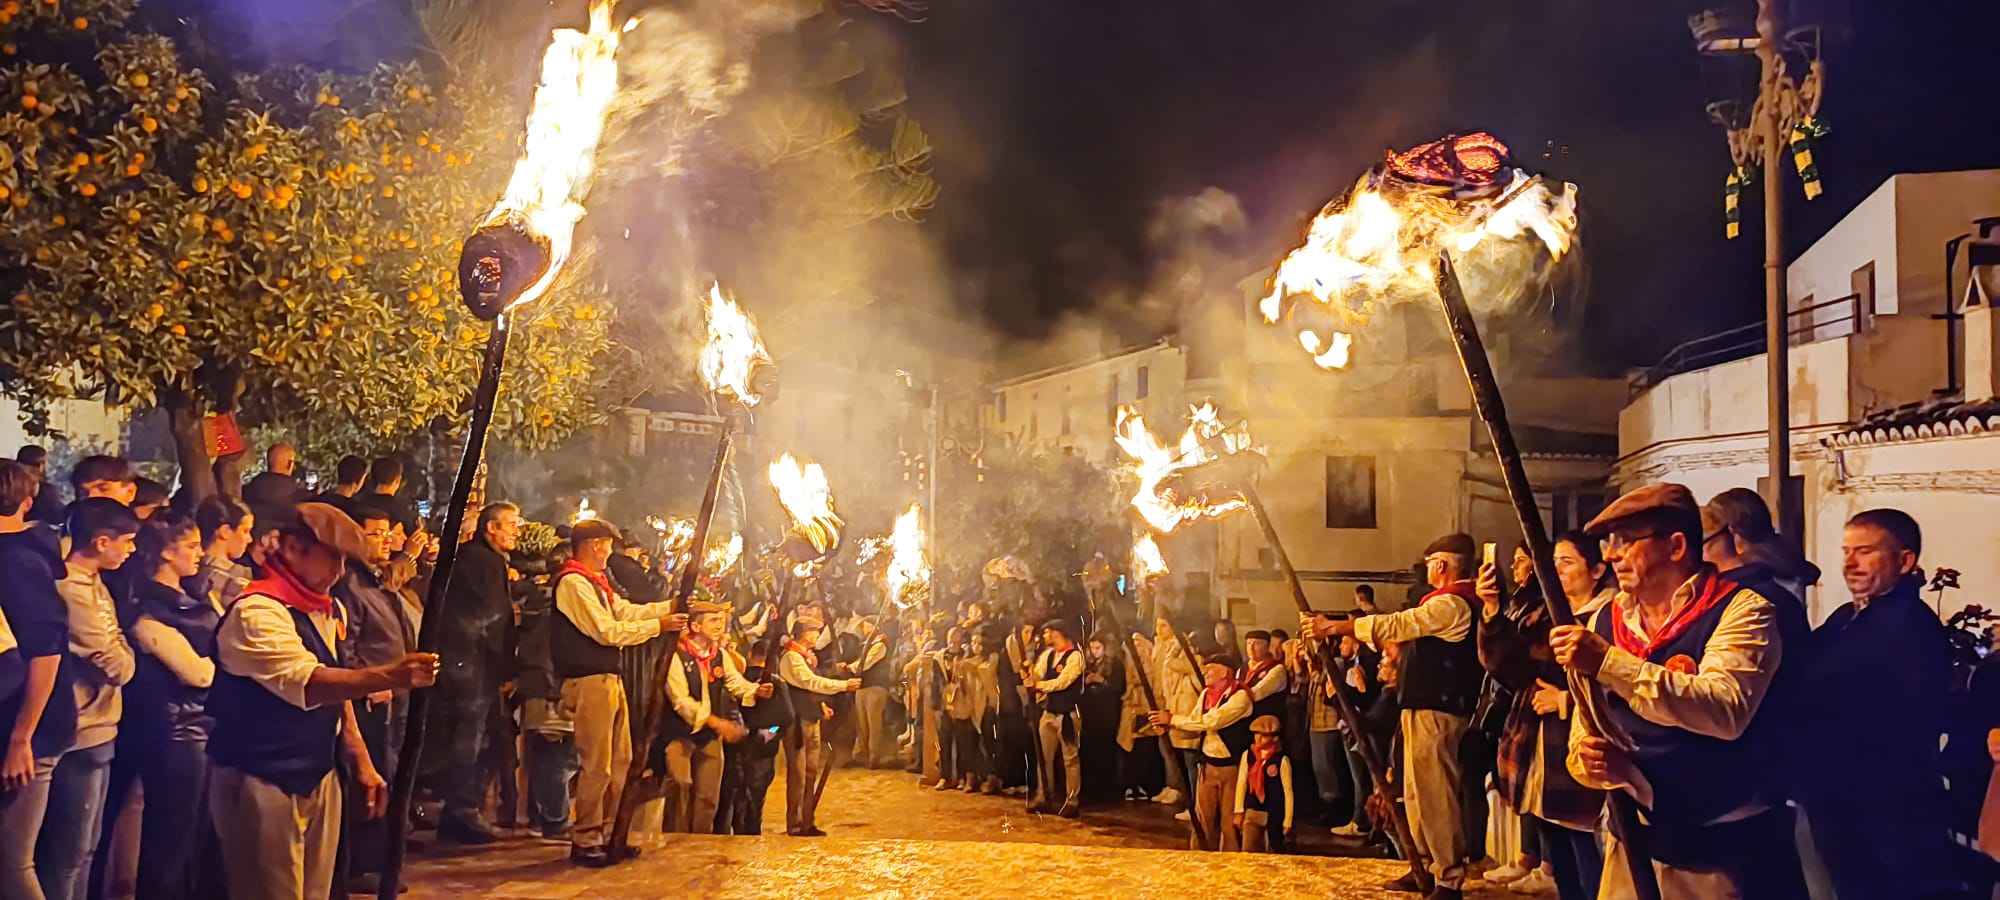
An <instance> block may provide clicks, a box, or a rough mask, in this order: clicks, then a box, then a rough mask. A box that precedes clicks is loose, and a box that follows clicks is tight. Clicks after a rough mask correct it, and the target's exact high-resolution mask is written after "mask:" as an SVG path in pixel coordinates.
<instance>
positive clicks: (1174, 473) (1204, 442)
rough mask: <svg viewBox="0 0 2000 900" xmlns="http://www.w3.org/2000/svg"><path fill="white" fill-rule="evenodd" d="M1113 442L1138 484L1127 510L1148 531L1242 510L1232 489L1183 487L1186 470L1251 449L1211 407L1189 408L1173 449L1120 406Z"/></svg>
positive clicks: (1242, 432)
mask: <svg viewBox="0 0 2000 900" xmlns="http://www.w3.org/2000/svg"><path fill="white" fill-rule="evenodd" d="M1117 440H1118V446H1119V447H1120V448H1122V449H1123V450H1124V451H1125V455H1126V456H1129V457H1131V461H1130V463H1129V466H1128V468H1129V470H1130V471H1131V472H1132V474H1133V475H1134V476H1136V477H1137V478H1138V480H1139V488H1138V491H1137V492H1136V493H1134V494H1133V496H1132V507H1133V508H1134V509H1137V510H1138V511H1139V515H1140V517H1141V518H1144V519H1145V520H1146V524H1147V525H1150V526H1152V528H1153V529H1154V530H1156V531H1159V532H1162V533H1165V532H1170V531H1173V530H1174V529H1175V528H1178V527H1180V526H1181V525H1182V524H1183V523H1186V522H1191V521H1194V520H1196V519H1209V518H1215V517H1217V516H1223V515H1228V514H1229V513H1232V512H1235V511H1237V510H1240V509H1244V508H1245V503H1244V501H1243V497H1242V495H1241V494H1240V493H1238V492H1236V491H1234V490H1231V489H1227V488H1219V487H1211V486H1193V487H1190V486H1189V485H1187V484H1186V483H1185V482H1186V481H1187V478H1186V475H1185V473H1187V472H1188V470H1190V469H1193V468H1195V467H1197V466H1201V465H1203V464H1205V463H1210V462H1214V461H1216V460H1217V459H1220V458H1221V457H1222V456H1224V455H1227V454H1233V453H1239V452H1242V451H1244V450H1249V449H1250V448H1251V443H1250V433H1249V429H1248V428H1247V427H1245V426H1242V425H1238V426H1236V427H1234V428H1230V427H1227V426H1225V425H1223V423H1222V421H1221V419H1220V418H1219V417H1218V416H1217V414H1216V411H1215V407H1214V406H1213V405H1212V404H1204V405H1202V406H1199V407H1195V408H1194V409H1192V410H1190V412H1189V416H1188V427H1187V430H1186V431H1185V432H1183V433H1182V434H1181V437H1180V441H1179V442H1178V443H1177V444H1175V445H1174V446H1168V445H1166V444H1164V443H1162V442H1161V441H1160V440H1159V439H1158V438H1156V437H1154V436H1153V433H1152V432H1151V431H1150V430H1148V429H1147V428H1146V419H1145V417H1144V416H1142V415H1140V414H1139V412H1138V411H1137V410H1135V409H1133V408H1131V407H1129V406H1127V407H1120V408H1119V410H1118V435H1117Z"/></svg>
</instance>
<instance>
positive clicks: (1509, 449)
mask: <svg viewBox="0 0 2000 900" xmlns="http://www.w3.org/2000/svg"><path fill="white" fill-rule="evenodd" d="M1436 283H1437V292H1438V299H1439V300H1440V301H1441V302H1442V303H1443V305H1444V315H1445V324H1446V326H1447V330H1449V331H1450V332H1451V340H1452V344H1453V345H1454V346H1455V347H1457V349H1458V360H1459V362H1460V363H1461V364H1463V365H1464V367H1465V379H1466V382H1467V384H1468V385H1469V386H1470V387H1471V389H1472V407H1473V409H1474V410H1475V411H1476V412H1477V413H1478V415H1479V418H1480V420H1481V421H1483V422H1485V424H1486V435H1487V437H1488V438H1489V439H1490V440H1491V441H1492V443H1493V455H1494V456H1495V457H1496V458H1497V459H1498V461H1499V463H1500V480H1501V482H1502V483H1503V484H1504V485H1505V486H1506V488H1507V499H1508V500H1510V501H1512V502H1513V505H1514V517H1515V518H1516V519H1518V520H1520V524H1521V537H1522V539H1523V540H1524V541H1525V542H1526V543H1527V545H1528V555H1529V556H1530V557H1532V558H1533V559H1534V561H1535V582H1536V584H1538V585H1539V586H1540V587H1541V589H1542V605H1543V607H1544V608H1546V609H1547V610H1548V614H1549V621H1550V622H1553V623H1554V624H1556V625H1575V624H1577V620H1576V613H1575V612H1574V611H1572V610H1571V609H1570V608H1569V603H1568V602H1566V600H1565V598H1566V597H1567V595H1566V594H1564V593H1563V588H1562V581H1561V580H1560V579H1558V578H1557V577H1556V565H1555V543H1554V542H1553V541H1551V540H1550V539H1549V530H1548V527H1547V526H1545V525H1544V524H1543V523H1542V512H1541V508H1540V507H1539V506H1537V505H1536V503H1535V489H1534V487H1533V485H1531V484H1529V482H1528V469H1527V466H1526V464H1524V463H1523V462H1522V461H1521V448H1520V446H1519V445H1518V444H1516V443H1515V441H1514V428H1513V426H1512V425H1510V424H1508V421H1507V405H1506V403H1505V402H1504V401H1503V399H1502V398H1501V396H1500V382H1499V381H1498V380H1497V379H1496V378H1495V377H1494V375H1493V361H1492V360H1491V359H1490V358H1488V357H1487V355H1486V342H1485V341H1484V340H1482V339H1481V338H1480V336H1479V323H1478V321H1477V320H1475V319H1474V318H1473V317H1472V308H1471V307H1470V306H1469V305H1467V304H1466V302H1465V290H1464V289H1463V288H1462V287H1461V286H1460V285H1459V283H1458V271H1457V270H1456V269H1454V268H1453V267H1452V263H1451V254H1450V253H1448V252H1442V251H1441V252H1439V253H1438V258H1437V276H1436ZM1281 557H1282V554H1281ZM1569 687H1570V693H1571V694H1573V695H1574V696H1575V697H1576V700H1577V710H1578V714H1579V715H1582V716H1584V717H1585V718H1586V719H1587V720H1590V721H1591V722H1592V723H1593V729H1592V730H1594V731H1596V732H1597V733H1598V734H1601V735H1609V734H1610V732H1609V731H1608V730H1606V729H1605V728H1604V727H1603V724H1604V723H1603V721H1602V718H1601V715H1602V712H1601V711H1602V710H1603V709H1604V708H1605V699H1604V689H1603V688H1602V687H1601V686H1599V685H1598V684H1597V683H1596V682H1594V681H1590V680H1588V679H1582V678H1577V677H1571V678H1570V686H1569ZM1607 802H1608V803H1609V804H1610V807H1611V815H1612V822H1613V826H1614V828H1615V830H1616V832H1617V834H1618V837H1619V839H1620V840H1622V841H1624V843H1625V850H1626V853H1625V855H1626V860H1627V861H1628V862H1629V863H1631V866H1632V885H1633V890H1634V892H1635V893H1636V894H1637V896H1638V897H1639V900H1660V886H1659V884H1658V883H1657V882H1656V881H1655V880H1654V878H1653V862H1652V857H1651V855H1650V854H1649V853H1648V851H1647V847H1646V842H1645V840H1644V835H1643V832H1641V831H1640V825H1639V807H1638V804H1637V802H1636V801H1634V800H1633V799H1632V796H1631V795H1630V794H1627V793H1625V792H1624V791H1611V792H1610V794H1609V797H1608V800H1607Z"/></svg>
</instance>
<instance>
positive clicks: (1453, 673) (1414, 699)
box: [1398, 593, 1486, 716]
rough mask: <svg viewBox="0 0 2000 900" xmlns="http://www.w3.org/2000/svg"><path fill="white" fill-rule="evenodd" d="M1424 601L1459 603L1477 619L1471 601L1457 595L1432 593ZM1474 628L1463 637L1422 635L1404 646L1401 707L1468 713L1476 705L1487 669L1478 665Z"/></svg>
mask: <svg viewBox="0 0 2000 900" xmlns="http://www.w3.org/2000/svg"><path fill="white" fill-rule="evenodd" d="M1424 602H1426V603H1462V604H1464V605H1465V607H1466V609H1467V610H1468V611H1470V612H1471V613H1472V614H1473V619H1472V620H1473V621H1475V622H1477V621H1478V620H1479V618H1478V611H1477V610H1473V609H1472V601H1471V600H1468V599H1466V598H1464V597H1462V596H1459V595H1458V594H1453V593H1445V594H1442V595H1438V596H1433V597H1432V598H1431V599H1429V600H1426V601H1424ZM1476 635H1477V629H1474V630H1471V631H1468V632H1466V635H1465V639H1464V640H1458V641H1447V640H1445V639H1444V638H1440V637H1421V638H1417V639H1416V640H1414V641H1411V642H1409V643H1407V644H1404V645H1403V669H1402V672H1401V673H1400V685H1401V686H1400V688H1399V696H1398V700H1399V701H1400V702H1401V704H1402V707H1403V708H1404V709H1433V710H1437V711H1439V712H1447V713H1451V714H1453V715H1459V716H1469V715H1472V711H1473V709H1475V708H1477V707H1478V705H1479V684H1480V681H1481V679H1482V678H1483V677H1484V676H1485V674H1486V670H1485V669H1484V668H1481V667H1480V665H1479V642H1478V641H1477V640H1476V639H1475V637H1476Z"/></svg>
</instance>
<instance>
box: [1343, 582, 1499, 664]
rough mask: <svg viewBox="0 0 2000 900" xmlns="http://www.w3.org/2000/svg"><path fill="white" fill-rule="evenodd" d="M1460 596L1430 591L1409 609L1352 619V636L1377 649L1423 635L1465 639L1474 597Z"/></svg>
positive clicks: (1456, 639)
mask: <svg viewBox="0 0 2000 900" xmlns="http://www.w3.org/2000/svg"><path fill="white" fill-rule="evenodd" d="M1461 600H1464V598H1462V597H1446V596H1442V595H1438V594H1432V596H1431V597H1430V598H1429V599H1426V600H1425V601H1424V602H1422V603H1419V604H1417V605H1415V606H1412V607H1410V608H1409V609H1399V610H1397V611H1395V612H1392V613H1376V614H1374V615H1372V616H1363V617H1361V618H1359V619H1355V620H1354V639H1355V640H1357V641H1360V642H1362V643H1364V644H1367V645H1368V646H1370V647H1374V648H1375V649H1377V650H1380V649H1382V645H1383V644H1384V643H1397V644H1402V643H1408V642H1410V641H1414V640H1416V639H1417V638H1424V637H1434V638H1442V639H1444V640H1447V641H1462V640H1465V639H1466V638H1467V637H1469V636H1470V635H1471V634H1472V625H1473V620H1472V604H1473V603H1475V602H1477V601H1470V600H1467V601H1465V602H1460V601H1461Z"/></svg>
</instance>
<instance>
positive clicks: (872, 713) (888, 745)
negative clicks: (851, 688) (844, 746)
mask: <svg viewBox="0 0 2000 900" xmlns="http://www.w3.org/2000/svg"><path fill="white" fill-rule="evenodd" d="M888 710H889V689H888V688H881V687H865V688H862V689H861V690H859V691H856V692H855V694H854V759H855V760H856V761H857V762H860V763H861V764H863V765H869V766H872V765H876V764H879V763H886V762H888V761H890V760H892V759H894V758H895V757H896V739H895V738H894V737H889V736H885V735H883V733H882V719H883V716H884V715H886V714H887V713H888Z"/></svg>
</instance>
